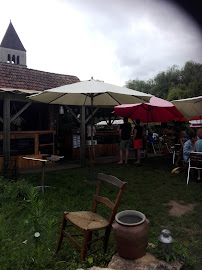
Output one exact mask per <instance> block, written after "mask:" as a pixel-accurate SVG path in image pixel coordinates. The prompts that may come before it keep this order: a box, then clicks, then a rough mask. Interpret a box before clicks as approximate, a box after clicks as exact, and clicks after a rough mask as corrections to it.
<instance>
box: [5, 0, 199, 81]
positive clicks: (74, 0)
mask: <svg viewBox="0 0 202 270" xmlns="http://www.w3.org/2000/svg"><path fill="white" fill-rule="evenodd" d="M0 6H1V16H0V42H1V40H2V38H3V36H4V34H5V32H6V30H7V27H8V25H9V22H10V20H11V21H12V23H13V26H14V28H15V30H16V32H17V34H18V36H19V37H20V39H21V41H22V43H23V45H24V47H25V49H26V51H27V66H28V68H31V69H37V70H43V71H48V72H55V73H61V74H68V75H75V76H77V77H79V79H80V80H88V79H90V78H91V76H93V77H94V79H99V80H103V81H105V82H108V83H112V84H116V85H120V86H122V85H124V84H125V82H126V81H128V80H130V79H136V78H139V79H143V80H147V79H150V78H153V77H154V76H155V75H157V74H158V73H159V72H161V71H165V70H166V69H167V68H168V67H171V66H172V65H174V64H176V65H178V66H179V67H180V68H181V67H183V66H184V64H185V63H186V62H187V61H189V60H193V61H195V62H198V63H202V50H201V44H202V43H201V42H202V32H201V31H200V29H199V26H198V25H197V24H196V23H195V22H194V21H193V20H192V19H191V17H190V16H189V15H187V14H186V13H184V11H183V10H182V9H181V8H179V7H178V6H175V5H173V4H172V3H171V2H169V1H165V0H29V1H28V0H0Z"/></svg>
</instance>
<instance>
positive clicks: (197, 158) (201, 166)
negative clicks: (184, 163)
mask: <svg viewBox="0 0 202 270" xmlns="http://www.w3.org/2000/svg"><path fill="white" fill-rule="evenodd" d="M191 169H197V170H202V152H192V153H190V156H189V160H188V172H187V185H188V183H189V174H190V170H191Z"/></svg>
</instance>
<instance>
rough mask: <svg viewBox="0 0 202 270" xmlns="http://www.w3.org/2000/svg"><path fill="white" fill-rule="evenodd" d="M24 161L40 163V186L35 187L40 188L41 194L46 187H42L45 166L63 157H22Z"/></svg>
mask: <svg viewBox="0 0 202 270" xmlns="http://www.w3.org/2000/svg"><path fill="white" fill-rule="evenodd" d="M23 158H24V159H28V160H33V161H40V162H41V186H37V188H41V190H42V193H44V188H45V187H48V186H45V185H44V173H45V164H46V162H48V161H53V162H55V161H59V160H60V159H61V158H64V156H56V155H47V154H42V155H32V156H28V157H23Z"/></svg>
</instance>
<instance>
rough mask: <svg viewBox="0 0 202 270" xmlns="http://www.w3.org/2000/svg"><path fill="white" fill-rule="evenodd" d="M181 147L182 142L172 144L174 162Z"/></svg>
mask: <svg viewBox="0 0 202 270" xmlns="http://www.w3.org/2000/svg"><path fill="white" fill-rule="evenodd" d="M181 147H182V146H181V144H175V145H174V146H171V149H172V151H173V164H175V156H179V153H180V150H181Z"/></svg>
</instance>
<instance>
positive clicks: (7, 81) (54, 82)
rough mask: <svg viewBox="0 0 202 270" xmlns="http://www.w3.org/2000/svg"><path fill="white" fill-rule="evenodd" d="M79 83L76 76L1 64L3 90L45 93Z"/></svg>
mask: <svg viewBox="0 0 202 270" xmlns="http://www.w3.org/2000/svg"><path fill="white" fill-rule="evenodd" d="M79 81H80V80H79V78H78V77H76V76H71V75H63V74H56V73H50V72H45V71H39V70H35V69H28V68H26V67H21V66H15V65H10V64H0V87H2V88H15V89H26V90H37V91H43V90H46V89H51V88H55V87H59V86H62V85H65V84H71V83H76V82H79Z"/></svg>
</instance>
